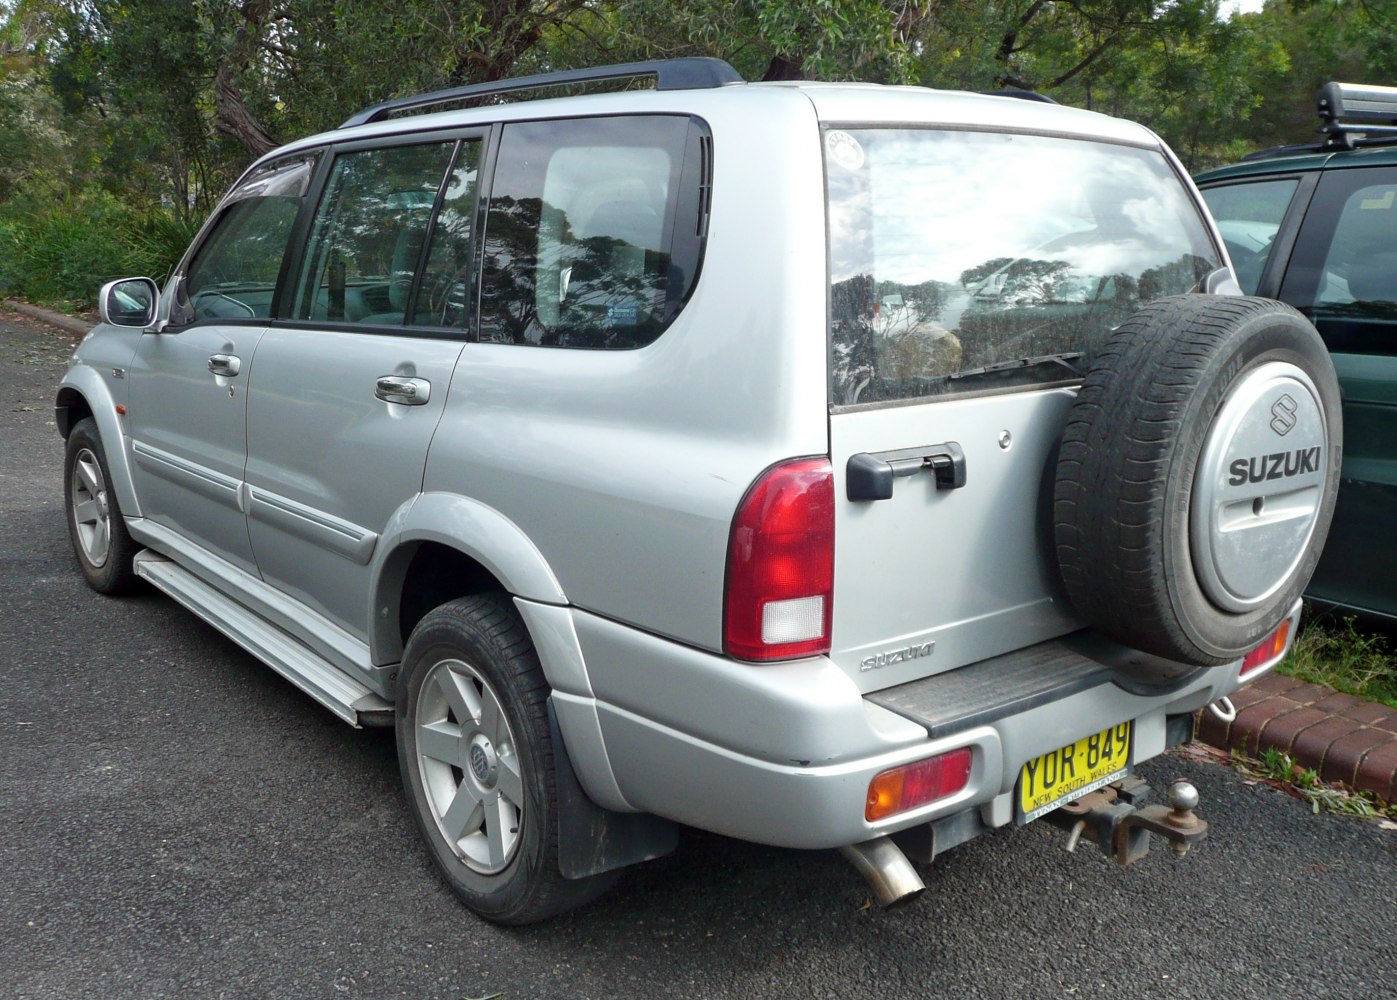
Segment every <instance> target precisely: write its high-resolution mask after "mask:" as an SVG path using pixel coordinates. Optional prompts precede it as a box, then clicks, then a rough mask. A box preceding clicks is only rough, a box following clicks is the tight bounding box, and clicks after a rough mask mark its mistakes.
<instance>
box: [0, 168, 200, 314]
mask: <svg viewBox="0 0 1397 1000" xmlns="http://www.w3.org/2000/svg"><path fill="white" fill-rule="evenodd" d="M196 225H197V224H196V223H195V222H193V221H189V220H182V219H179V218H177V217H175V216H173V215H171V214H170V213H167V212H160V211H150V212H140V211H133V210H131V209H129V208H127V207H125V206H123V205H122V204H121V203H120V202H119V201H117V199H116V198H115V197H113V196H112V195H110V194H108V193H105V192H92V193H89V194H87V195H85V196H82V197H78V198H72V199H67V200H63V201H59V202H55V203H53V204H51V205H48V206H46V207H43V208H37V209H32V210H29V211H23V212H21V211H13V210H12V211H7V212H3V213H0V293H3V294H6V295H19V296H21V297H23V298H26V299H29V300H31V301H34V302H48V303H55V304H58V305H60V306H66V307H77V308H88V307H90V306H92V305H93V304H94V303H95V302H96V299H97V290H98V289H99V288H100V287H101V286H102V284H103V283H105V282H107V281H111V280H112V279H114V278H123V277H128V276H131V275H138V274H140V275H149V276H151V277H153V278H156V279H157V280H164V278H166V277H167V276H168V275H169V273H170V271H171V270H172V269H173V267H174V265H175V263H176V262H177V261H178V260H179V257H180V256H181V255H182V254H183V253H184V250H185V248H186V247H187V246H188V245H189V242H190V240H191V239H192V238H193V231H194V228H195V226H196Z"/></svg>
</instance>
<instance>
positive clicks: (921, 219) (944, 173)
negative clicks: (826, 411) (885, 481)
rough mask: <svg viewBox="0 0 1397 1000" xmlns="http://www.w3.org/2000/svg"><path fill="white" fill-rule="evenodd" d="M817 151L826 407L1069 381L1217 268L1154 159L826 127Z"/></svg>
mask: <svg viewBox="0 0 1397 1000" xmlns="http://www.w3.org/2000/svg"><path fill="white" fill-rule="evenodd" d="M825 153H826V156H825V162H826V171H827V177H828V187H829V229H830V280H831V288H830V320H831V342H830V367H831V386H832V394H833V402H834V403H835V405H854V404H861V403H881V402H888V401H897V400H904V399H917V398H923V397H934V396H939V395H944V394H950V393H956V392H963V391H984V390H986V389H995V388H1004V387H1022V386H1025V385H1035V384H1044V383H1049V382H1054V381H1062V380H1063V379H1064V378H1072V377H1075V375H1076V373H1077V372H1079V371H1081V370H1083V368H1084V365H1085V363H1086V362H1087V361H1088V360H1089V357H1090V355H1091V353H1092V352H1093V351H1095V350H1096V349H1097V348H1098V347H1100V346H1101V344H1103V343H1104V342H1105V340H1106V338H1107V337H1108V336H1109V334H1110V332H1111V331H1112V330H1113V329H1114V328H1115V327H1116V326H1117V325H1119V324H1120V322H1121V321H1122V320H1123V319H1124V318H1125V317H1126V316H1128V315H1130V313H1132V312H1134V311H1135V310H1136V309H1138V308H1139V307H1140V305H1141V304H1142V303H1144V302H1147V301H1149V300H1150V299H1153V298H1157V297H1159V296H1163V295H1175V294H1179V293H1182V292H1187V291H1189V290H1190V289H1192V288H1194V287H1195V286H1196V285H1197V284H1198V283H1199V281H1200V280H1201V279H1202V278H1203V277H1204V276H1205V275H1206V274H1208V272H1209V271H1211V270H1213V269H1214V268H1216V267H1218V266H1219V255H1218V254H1217V252H1216V250H1215V248H1214V247H1213V245H1212V242H1211V238H1210V237H1209V235H1208V231H1207V228H1206V227H1205V225H1204V222H1203V218H1202V216H1201V215H1200V213H1199V210H1198V208H1197V206H1196V205H1195V204H1194V202H1193V201H1192V199H1190V198H1189V196H1188V194H1187V190H1186V188H1185V187H1184V185H1183V184H1182V183H1181V181H1180V178H1179V177H1178V175H1177V174H1176V173H1175V172H1174V170H1173V169H1172V168H1171V167H1170V165H1169V163H1168V161H1167V160H1166V159H1165V157H1164V155H1163V154H1162V153H1161V152H1160V151H1159V150H1157V149H1141V148H1135V147H1129V146H1119V145H1110V144H1106V143H1100V142H1088V141H1082V140H1074V139H1064V138H1055V137H1048V136H1039V135H1022V134H1007V133H995V132H973V131H944V130H935V129H920V128H919V129H910V128H909V129H899V128H832V129H830V130H829V131H828V132H827V133H826V136H825ZM986 369H989V371H986Z"/></svg>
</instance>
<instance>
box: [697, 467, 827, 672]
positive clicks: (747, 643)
mask: <svg viewBox="0 0 1397 1000" xmlns="http://www.w3.org/2000/svg"><path fill="white" fill-rule="evenodd" d="M724 595H725V596H724V609H723V612H724V613H723V620H724V621H723V647H724V648H725V649H726V650H727V653H728V655H729V656H734V657H737V658H738V659H742V660H785V659H791V658H792V657H797V656H813V655H816V654H819V653H828V652H829V636H830V622H831V621H832V619H833V611H834V474H833V471H832V470H831V468H830V464H829V460H828V459H825V458H803V459H797V460H795V461H792V462H783V463H781V464H780V465H776V466H773V467H772V468H770V469H768V470H767V471H766V473H765V474H763V475H762V477H761V478H760V479H758V480H757V481H756V483H754V484H753V486H752V488H751V489H750V490H748V491H747V495H746V496H745V497H743V499H742V503H741V505H740V506H739V507H738V509H737V516H736V517H735V518H734V519H733V524H732V534H731V535H730V536H729V538H728V570H727V581H726V588H725V591H724Z"/></svg>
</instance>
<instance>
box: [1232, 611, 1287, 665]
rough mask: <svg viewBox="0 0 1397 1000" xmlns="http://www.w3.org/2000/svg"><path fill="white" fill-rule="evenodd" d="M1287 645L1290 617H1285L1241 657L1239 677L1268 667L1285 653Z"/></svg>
mask: <svg viewBox="0 0 1397 1000" xmlns="http://www.w3.org/2000/svg"><path fill="white" fill-rule="evenodd" d="M1289 646H1290V619H1289V618H1287V619H1286V620H1285V621H1283V622H1281V623H1280V625H1279V626H1277V627H1276V631H1274V632H1272V633H1271V634H1270V635H1268V636H1267V637H1266V639H1265V641H1264V642H1262V644H1261V645H1260V646H1257V647H1256V648H1255V649H1253V650H1252V651H1251V652H1250V653H1248V654H1247V655H1246V656H1244V657H1243V658H1242V672H1241V677H1243V678H1245V677H1246V676H1247V674H1253V673H1256V672H1257V671H1258V670H1260V669H1262V668H1263V667H1269V666H1270V665H1271V664H1273V663H1275V662H1276V661H1278V660H1279V659H1280V658H1281V657H1282V656H1284V655H1285V653H1286V650H1287V649H1288V648H1289Z"/></svg>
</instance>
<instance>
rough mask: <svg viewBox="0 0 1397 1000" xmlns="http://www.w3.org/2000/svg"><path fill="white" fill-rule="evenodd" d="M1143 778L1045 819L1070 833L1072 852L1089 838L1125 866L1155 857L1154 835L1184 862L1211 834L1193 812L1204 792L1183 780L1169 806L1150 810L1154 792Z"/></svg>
mask: <svg viewBox="0 0 1397 1000" xmlns="http://www.w3.org/2000/svg"><path fill="white" fill-rule="evenodd" d="M1153 791H1154V789H1152V788H1151V787H1150V786H1149V785H1147V784H1146V783H1145V782H1144V781H1142V780H1141V779H1139V778H1125V779H1123V780H1121V781H1117V782H1115V783H1114V784H1110V785H1106V786H1105V787H1103V788H1099V789H1097V790H1096V791H1094V792H1090V793H1088V794H1086V795H1083V796H1082V797H1081V798H1080V799H1077V800H1076V801H1074V802H1069V803H1067V804H1066V805H1065V806H1063V807H1062V808H1060V809H1057V810H1056V811H1054V812H1051V813H1049V814H1048V815H1047V817H1045V818H1046V819H1048V820H1049V821H1050V822H1052V823H1053V824H1055V825H1057V826H1060V827H1063V828H1064V829H1066V830H1067V831H1068V834H1067V849H1068V850H1069V851H1075V850H1076V849H1077V844H1078V843H1079V842H1080V841H1081V839H1082V838H1083V837H1085V838H1086V839H1087V840H1090V841H1092V842H1093V843H1094V844H1096V845H1097V846H1098V847H1100V848H1101V850H1102V851H1103V852H1105V853H1106V854H1108V855H1110V856H1111V857H1113V858H1115V859H1116V861H1118V862H1119V863H1121V864H1123V865H1129V864H1133V863H1134V862H1136V861H1139V860H1140V859H1141V858H1143V857H1144V856H1145V855H1146V854H1149V853H1150V834H1151V833H1153V834H1157V835H1158V836H1161V837H1164V838H1165V839H1166V840H1168V841H1169V849H1170V850H1172V851H1173V852H1174V854H1175V855H1176V856H1178V857H1183V856H1184V855H1185V854H1187V853H1188V849H1189V848H1190V847H1192V846H1193V845H1194V844H1196V843H1198V842H1199V841H1200V840H1202V839H1203V838H1204V837H1206V836H1207V835H1208V824H1207V821H1205V820H1201V819H1199V818H1198V817H1197V816H1196V815H1195V814H1194V812H1193V810H1194V809H1195V808H1196V807H1197V806H1198V789H1196V788H1194V787H1193V785H1192V784H1190V783H1189V782H1187V781H1185V780H1184V779H1183V778H1179V779H1176V780H1175V781H1174V783H1173V784H1171V785H1170V786H1169V805H1167V806H1162V805H1149V804H1148V802H1149V798H1150V795H1151V794H1152V793H1153Z"/></svg>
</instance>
